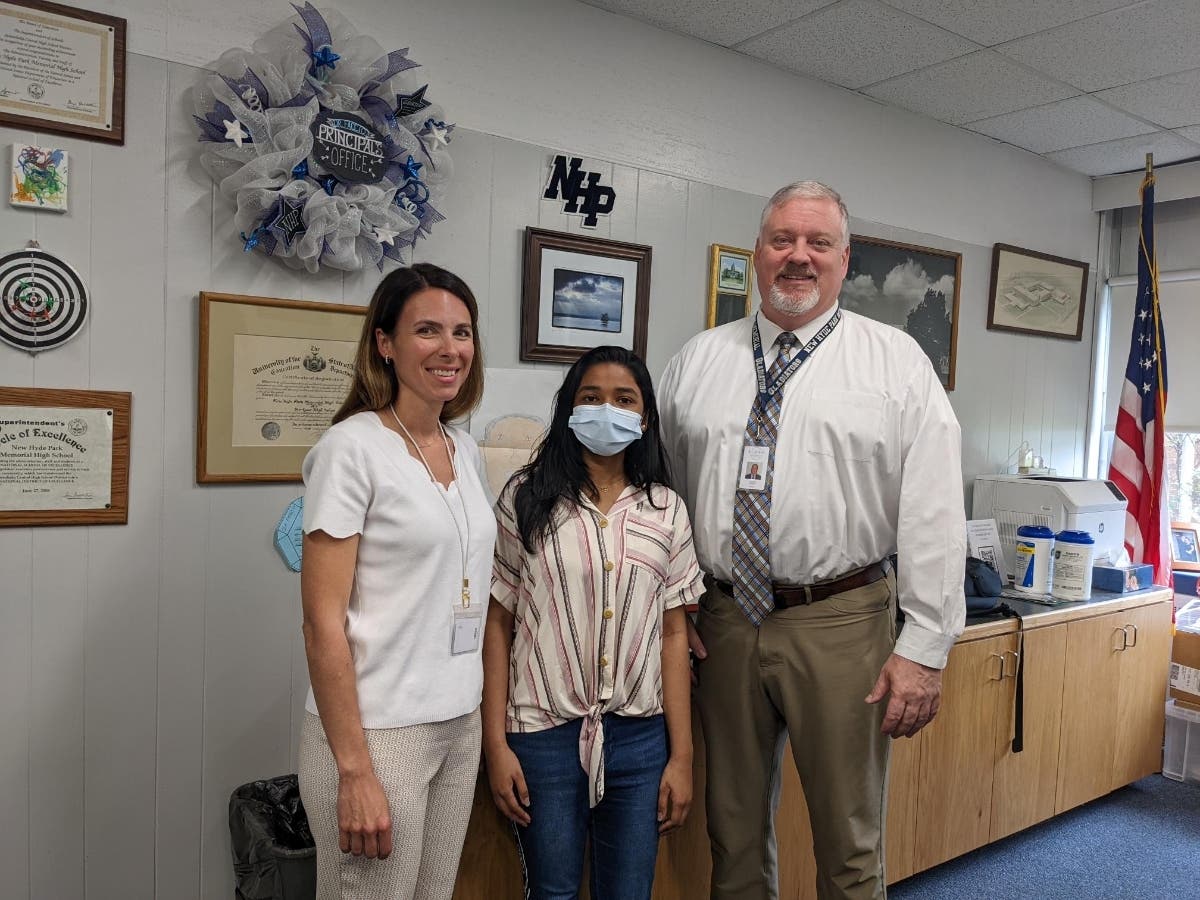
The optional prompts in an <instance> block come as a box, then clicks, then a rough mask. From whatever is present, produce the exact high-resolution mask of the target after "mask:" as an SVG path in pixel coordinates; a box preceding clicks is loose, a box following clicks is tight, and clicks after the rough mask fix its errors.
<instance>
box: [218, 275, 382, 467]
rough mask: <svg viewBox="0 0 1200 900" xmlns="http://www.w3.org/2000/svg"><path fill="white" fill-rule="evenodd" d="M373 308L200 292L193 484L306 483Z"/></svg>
mask: <svg viewBox="0 0 1200 900" xmlns="http://www.w3.org/2000/svg"><path fill="white" fill-rule="evenodd" d="M365 315H366V308H365V307H362V306H343V305H341V304H337V303H314V302H310V301H305V300H276V299H272V298H269V297H247V296H243V295H240V294H212V293H201V294H200V377H199V405H198V421H197V425H196V480H197V481H198V482H200V483H202V484H211V483H221V482H230V483H237V482H260V481H263V482H269V481H300V480H301V479H300V464H301V463H302V462H303V461H304V455H305V454H306V453H308V450H309V448H310V447H312V445H313V444H315V443H316V442H317V439H318V438H319V437H320V436H321V435H322V434H324V432H325V429H327V428H328V427H329V425H330V423H331V420H332V418H333V414H334V413H335V412H336V411H337V410H338V408H339V407H340V406H341V405H342V402H343V401H344V400H345V399H346V395H347V393H348V392H349V389H350V383H351V380H352V379H353V375H354V356H355V353H356V351H357V348H358V338H359V333H360V332H361V330H362V324H363V317H364V316H365Z"/></svg>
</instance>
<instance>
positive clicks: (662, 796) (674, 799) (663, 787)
mask: <svg viewBox="0 0 1200 900" xmlns="http://www.w3.org/2000/svg"><path fill="white" fill-rule="evenodd" d="M691 808H692V766H691V762H690V761H689V760H682V759H675V758H673V757H672V758H671V759H668V760H667V767H666V768H665V769H663V776H662V781H661V782H659V785H658V822H659V825H658V833H659V834H666V833H667V832H669V831H674V830H675V829H676V828H678V827H679V826H680V825H682V824H683V823H684V820H685V819H687V814H688V810H690V809H691Z"/></svg>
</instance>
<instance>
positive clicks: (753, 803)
mask: <svg viewBox="0 0 1200 900" xmlns="http://www.w3.org/2000/svg"><path fill="white" fill-rule="evenodd" d="M697 628H698V630H699V632H700V636H701V638H702V639H703V641H704V645H705V647H706V649H707V651H708V657H707V659H705V660H704V661H703V662H702V663H700V664H699V665H698V671H699V687H698V689H697V703H698V706H699V710H700V719H701V722H702V724H703V727H704V742H705V745H706V747H707V762H706V765H707V781H708V789H707V796H706V798H705V803H706V807H705V808H706V812H707V814H708V834H709V839H710V841H711V842H712V857H713V880H712V893H711V896H712V898H713V900H776V898H778V896H779V887H778V874H777V864H776V846H775V825H774V820H775V811H776V807H777V806H778V802H779V783H780V772H779V766H780V761H781V758H782V755H783V748H784V742H785V740H786V738H787V737H788V735H789V734H790V736H791V742H792V755H793V758H794V759H795V762H796V771H797V772H798V773H799V775H800V782H801V784H802V785H803V787H804V796H805V799H806V801H807V803H808V809H809V818H810V820H811V824H812V833H813V851H814V854H815V856H816V863H817V893H818V896H819V897H820V898H821V900H835V898H837V900H842V898H844V900H875V898H883V897H885V896H886V888H885V880H884V873H883V814H884V802H885V797H884V791H885V788H886V780H887V779H886V774H887V755H888V742H889V739H888V738H887V737H886V736H884V735H882V734H880V732H879V727H880V724H881V723H882V721H883V714H884V710H885V708H886V705H887V699H886V698H885V699H884V700H883V701H881V702H880V703H878V704H875V705H874V706H871V705H868V704H866V703H864V702H863V698H864V697H866V696H867V694H868V693H870V691H871V688H872V687H873V686H874V684H875V679H876V678H877V677H878V675H879V670H880V668H882V666H883V664H884V662H885V661H886V660H887V658H888V656H889V655H890V654H891V652H892V647H893V645H894V644H895V631H896V627H895V582H894V579H893V577H892V576H889V577H887V578H886V579H882V580H880V581H877V582H875V583H874V584H869V585H867V586H865V587H861V588H856V589H854V590H851V591H847V592H845V593H843V594H838V595H836V596H833V597H830V598H828V599H826V600H823V601H821V602H819V603H814V604H811V605H809V606H799V607H793V608H791V609H786V610H778V611H776V612H774V613H772V614H771V615H769V616H768V617H767V619H766V620H765V621H764V622H763V624H762V626H761V627H760V628H755V627H754V626H753V625H751V624H750V622H749V621H747V619H746V617H745V616H744V615H743V614H742V612H741V609H740V608H739V607H738V605H737V604H736V603H735V602H734V600H733V598H731V597H729V596H728V595H727V594H725V593H724V592H723V591H721V590H720V589H719V588H717V587H715V586H713V587H711V588H709V590H708V591H707V592H706V593H705V595H704V596H703V598H702V599H701V602H700V614H699V619H698V621H697Z"/></svg>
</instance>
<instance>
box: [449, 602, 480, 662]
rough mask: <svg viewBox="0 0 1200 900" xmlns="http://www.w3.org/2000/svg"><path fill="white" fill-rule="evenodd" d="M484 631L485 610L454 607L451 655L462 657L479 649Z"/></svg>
mask: <svg viewBox="0 0 1200 900" xmlns="http://www.w3.org/2000/svg"><path fill="white" fill-rule="evenodd" d="M482 631H483V610H482V609H479V608H478V607H474V606H456V607H454V625H453V627H452V628H451V629H450V653H451V654H452V655H454V656H460V655H462V654H463V653H474V652H475V651H476V650H478V649H479V635H480V633H481V632H482Z"/></svg>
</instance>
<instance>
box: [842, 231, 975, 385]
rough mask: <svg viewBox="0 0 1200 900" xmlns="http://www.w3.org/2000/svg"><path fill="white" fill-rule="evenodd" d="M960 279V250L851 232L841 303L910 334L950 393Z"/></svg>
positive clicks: (956, 336) (954, 354)
mask: <svg viewBox="0 0 1200 900" xmlns="http://www.w3.org/2000/svg"><path fill="white" fill-rule="evenodd" d="M961 281H962V254H961V253H954V252H952V251H950V250H938V249H936V248H934V247H919V246H917V245H915V244H902V243H899V242H898V241H886V240H883V239H882V238H874V237H864V236H863V235H858V234H854V235H851V236H850V267H849V270H848V271H847V273H846V281H845V283H844V284H843V285H842V294H841V301H840V302H841V305H842V308H844V309H848V310H851V311H852V312H856V313H859V314H860V315H864V316H867V317H868V318H871V319H875V320H876V321H879V322H886V323H887V324H888V325H894V326H895V327H897V328H899V329H900V330H901V331H905V332H907V333H908V334H910V335H912V337H913V338H914V339H915V340H916V342H917V343H918V344H920V345H921V349H922V350H924V351H925V353H926V354H927V355H928V356H929V361H930V362H932V363H933V369H934V371H935V372H937V374H938V378H939V379H941V382H942V386H943V387H945V388H946V390H948V391H952V390H954V367H955V362H956V353H957V347H958V294H959V285H960V283H961Z"/></svg>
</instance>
